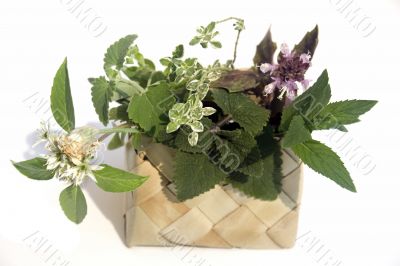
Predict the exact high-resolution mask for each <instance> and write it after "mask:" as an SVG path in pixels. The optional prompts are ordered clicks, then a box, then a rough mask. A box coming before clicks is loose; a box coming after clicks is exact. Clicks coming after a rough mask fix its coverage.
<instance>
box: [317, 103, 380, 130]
mask: <svg viewBox="0 0 400 266" xmlns="http://www.w3.org/2000/svg"><path fill="white" fill-rule="evenodd" d="M376 103H377V101H368V100H346V101H340V102H333V103H330V104H328V105H327V106H326V107H325V108H324V109H323V110H322V112H320V113H319V114H318V116H317V117H315V118H314V120H313V125H314V126H315V129H330V128H338V127H340V126H343V125H348V124H353V123H356V122H359V121H360V120H359V116H360V115H362V114H364V113H366V112H368V111H369V110H371V108H372V107H374V106H375V104H376Z"/></svg>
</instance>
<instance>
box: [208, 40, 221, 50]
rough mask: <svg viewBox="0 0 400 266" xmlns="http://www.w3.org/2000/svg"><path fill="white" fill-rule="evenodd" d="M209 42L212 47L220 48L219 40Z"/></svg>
mask: <svg viewBox="0 0 400 266" xmlns="http://www.w3.org/2000/svg"><path fill="white" fill-rule="evenodd" d="M210 43H211V45H212V46H213V47H214V48H222V44H221V42H218V41H211V42H210Z"/></svg>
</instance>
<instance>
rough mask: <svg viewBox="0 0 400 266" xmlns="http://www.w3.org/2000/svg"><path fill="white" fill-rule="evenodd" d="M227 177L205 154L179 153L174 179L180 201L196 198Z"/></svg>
mask: <svg viewBox="0 0 400 266" xmlns="http://www.w3.org/2000/svg"><path fill="white" fill-rule="evenodd" d="M225 177H226V174H225V173H223V172H222V171H221V170H220V169H219V168H218V166H217V165H215V164H213V163H211V162H210V161H209V159H208V157H207V156H206V155H204V154H190V153H185V152H177V154H176V157H175V175H174V177H173V180H174V183H175V185H176V189H177V198H178V200H180V201H184V200H187V199H191V198H193V197H196V196H198V195H200V194H202V193H204V192H206V191H208V190H210V189H212V188H213V187H214V186H215V185H216V184H218V183H219V182H221V181H222V180H223V179H224V178H225Z"/></svg>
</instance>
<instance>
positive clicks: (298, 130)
mask: <svg viewBox="0 0 400 266" xmlns="http://www.w3.org/2000/svg"><path fill="white" fill-rule="evenodd" d="M310 139H311V133H310V131H309V130H308V129H307V128H306V127H305V124H304V120H303V118H301V116H300V115H296V116H294V117H293V119H292V121H291V122H290V126H289V130H288V131H287V132H286V134H285V136H284V137H283V141H282V146H283V147H284V148H288V147H292V146H294V145H296V144H300V143H303V142H305V141H307V140H310Z"/></svg>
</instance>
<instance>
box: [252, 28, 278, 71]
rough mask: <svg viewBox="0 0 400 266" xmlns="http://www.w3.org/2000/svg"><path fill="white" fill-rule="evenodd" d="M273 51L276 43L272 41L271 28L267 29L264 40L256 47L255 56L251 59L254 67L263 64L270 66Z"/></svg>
mask: <svg viewBox="0 0 400 266" xmlns="http://www.w3.org/2000/svg"><path fill="white" fill-rule="evenodd" d="M275 51H276V43H274V42H273V41H272V36H271V28H269V29H268V32H267V33H266V34H265V36H264V38H263V39H262V40H261V42H260V43H259V44H258V45H257V48H256V54H255V55H254V58H253V62H254V65H256V66H259V65H261V64H263V63H270V64H272V62H273V57H274V53H275Z"/></svg>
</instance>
